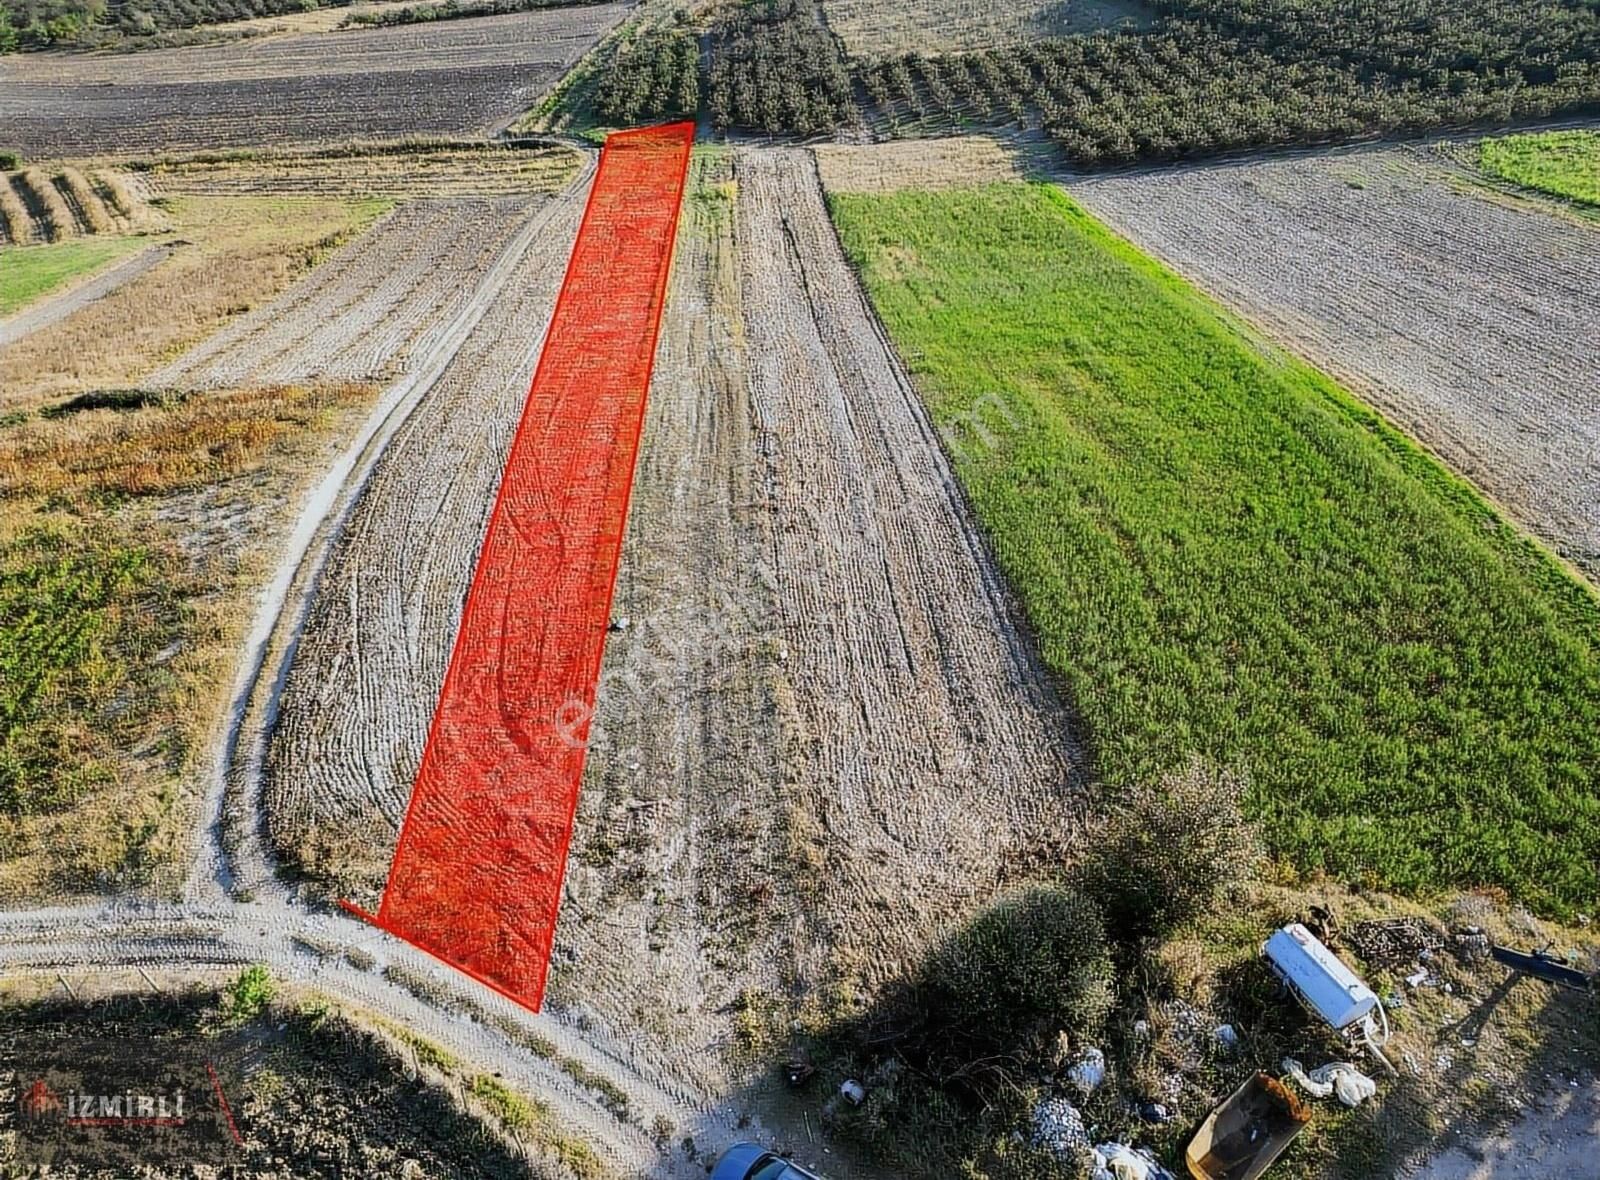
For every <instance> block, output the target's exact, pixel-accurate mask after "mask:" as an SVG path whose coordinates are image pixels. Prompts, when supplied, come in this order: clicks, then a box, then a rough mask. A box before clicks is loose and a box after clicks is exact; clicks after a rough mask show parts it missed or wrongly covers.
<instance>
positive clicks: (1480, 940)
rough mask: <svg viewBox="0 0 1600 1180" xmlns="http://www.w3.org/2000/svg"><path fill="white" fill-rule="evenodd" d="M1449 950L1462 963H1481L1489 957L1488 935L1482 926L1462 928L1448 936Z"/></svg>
mask: <svg viewBox="0 0 1600 1180" xmlns="http://www.w3.org/2000/svg"><path fill="white" fill-rule="evenodd" d="M1450 948H1451V950H1453V951H1454V953H1456V958H1458V959H1461V961H1462V963H1482V961H1483V959H1486V958H1488V956H1490V935H1486V934H1485V932H1483V927H1482V926H1462V927H1461V929H1459V931H1454V932H1453V934H1451V935H1450Z"/></svg>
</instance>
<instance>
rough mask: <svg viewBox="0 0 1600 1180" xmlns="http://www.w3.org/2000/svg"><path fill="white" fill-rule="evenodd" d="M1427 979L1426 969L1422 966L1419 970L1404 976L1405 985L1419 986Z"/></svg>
mask: <svg viewBox="0 0 1600 1180" xmlns="http://www.w3.org/2000/svg"><path fill="white" fill-rule="evenodd" d="M1427 979H1428V969H1427V968H1426V967H1423V968H1421V969H1420V970H1417V971H1414V972H1412V973H1411V974H1410V975H1408V976H1406V986H1407V987H1421V986H1422V985H1423V984H1424V983H1425V982H1427Z"/></svg>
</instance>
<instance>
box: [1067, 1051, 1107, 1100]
mask: <svg viewBox="0 0 1600 1180" xmlns="http://www.w3.org/2000/svg"><path fill="white" fill-rule="evenodd" d="M1105 1080H1106V1055H1105V1054H1104V1053H1102V1052H1100V1050H1099V1049H1085V1050H1084V1053H1083V1057H1082V1059H1081V1060H1079V1061H1078V1063H1077V1064H1076V1065H1074V1066H1073V1067H1072V1068H1071V1069H1069V1070H1067V1081H1069V1082H1070V1083H1072V1085H1074V1086H1076V1087H1077V1088H1078V1089H1079V1090H1080V1091H1082V1092H1083V1093H1085V1094H1092V1093H1094V1091H1095V1090H1096V1089H1097V1088H1098V1087H1099V1085H1100V1083H1101V1082H1103V1081H1105Z"/></svg>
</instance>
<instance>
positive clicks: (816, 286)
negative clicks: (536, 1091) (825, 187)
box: [268, 152, 1079, 1084]
mask: <svg viewBox="0 0 1600 1180" xmlns="http://www.w3.org/2000/svg"><path fill="white" fill-rule="evenodd" d="M568 220H570V219H568ZM554 228H555V227H554V226H552V230H554ZM571 232H572V227H564V228H563V229H562V230H561V231H560V233H558V234H556V236H555V237H554V238H552V239H550V240H548V241H546V242H545V243H544V245H543V248H544V249H545V251H546V252H549V253H554V254H555V255H556V256H558V257H563V255H562V253H561V251H559V250H556V249H554V246H555V244H556V242H557V241H558V240H559V239H560V234H562V233H564V234H566V235H570V234H571ZM735 242H737V243H738V244H739V245H738V248H737V249H736V248H735V245H734V244H735ZM546 265H548V264H546ZM537 273H538V277H537V281H534V279H533V277H531V276H530V278H529V279H525V280H524V282H525V283H527V284H528V285H527V292H528V293H527V295H526V296H523V297H521V299H520V301H521V302H523V303H524V305H525V306H527V307H528V309H529V310H528V314H527V315H519V316H517V317H516V318H515V319H513V320H512V321H509V322H508V323H507V324H505V325H500V324H499V322H498V321H493V323H494V325H495V326H494V327H492V328H491V327H490V326H489V325H490V323H491V321H485V327H486V330H485V333H484V341H483V344H482V346H481V347H482V349H483V355H482V357H481V358H480V359H476V360H474V359H472V357H473V356H475V355H476V353H475V351H474V349H475V346H474V345H471V344H469V352H468V353H464V354H463V358H462V360H463V363H464V365H465V367H466V368H468V369H469V370H471V371H475V372H479V373H480V374H481V370H482V368H483V366H484V365H485V364H486V363H496V364H498V365H500V366H501V367H502V368H503V369H504V370H505V376H504V378H503V379H497V380H495V381H493V382H484V381H482V379H481V376H480V377H479V378H478V379H477V380H476V381H475V382H474V383H473V384H472V385H471V387H470V388H465V387H464V388H462V389H460V390H458V391H457V392H455V393H451V392H450V390H451V388H452V387H451V386H450V384H449V383H448V381H447V382H446V384H445V385H443V386H441V388H440V389H439V390H436V391H434V392H433V393H432V394H430V395H429V399H428V401H426V402H425V403H424V405H423V407H422V409H421V410H419V411H418V413H417V415H416V417H415V418H414V419H413V420H412V422H409V423H408V424H407V426H406V428H405V431H404V432H403V433H402V435H401V436H398V437H397V445H396V446H395V447H394V448H393V449H391V451H390V452H389V453H388V454H386V456H385V458H384V460H383V461H382V463H381V464H380V466H379V469H378V470H377V472H376V473H375V476H374V478H373V480H372V481H371V482H370V483H369V485H368V486H367V489H366V492H365V494H364V496H363V498H362V501H361V503H360V505H359V506H358V507H357V509H356V511H355V513H354V515H353V516H352V518H351V522H350V525H349V527H348V528H347V529H346V530H345V532H344V533H343V535H342V536H341V538H340V540H339V541H338V543H337V545H336V548H335V551H334V554H333V556H332V558H331V559H330V563H329V566H328V573H327V575H326V576H325V577H324V579H323V580H322V584H321V587H320V589H319V593H318V596H317V600H316V603H315V605H314V607H313V609H312V611H311V613H310V616H309V618H308V622H307V627H306V631H305V634H304V636H303V637H302V639H301V641H300V647H299V652H298V654H297V656H296V660H295V665H294V667H293V669H292V671H291V673H290V676H289V680H288V684H287V688H286V691H285V693H284V696H283V701H282V709H281V714H280V721H279V724H278V727H277V730H276V732H275V734H274V736H273V738H272V744H271V757H270V760H269V766H268V769H269V777H268V801H269V807H270V809H271V814H272V817H273V819H272V831H273V835H274V840H275V843H276V844H277V846H278V848H279V850H280V852H282V853H284V854H286V855H287V856H288V857H289V858H290V859H291V860H292V861H294V862H296V863H299V864H300V865H301V866H302V867H303V868H306V869H308V870H310V871H311V872H313V873H314V874H315V875H316V876H318V877H320V878H321V879H322V881H323V883H324V885H325V886H336V887H341V888H343V887H354V888H355V889H356V895H355V896H356V899H357V900H361V901H370V900H371V899H372V898H373V897H374V896H375V893H376V889H377V888H378V887H379V885H380V884H381V880H382V874H383V872H384V870H385V869H386V868H387V862H388V854H389V850H390V848H392V843H393V839H394V834H395V831H396V829H397V827H398V824H399V822H400V818H401V813H402V811H403V807H404V802H405V799H406V796H407V794H408V792H409V788H410V785H411V777H412V775H413V774H414V772H415V767H416V763H417V759H418V757H419V754H420V750H421V744H422V741H423V738H424V736H425V733H426V727H427V722H428V718H429V715H430V713H431V709H432V705H433V703H434V700H435V699H436V696H437V692H438V686H439V683H440V680H441V677H442V674H443V669H444V663H445V660H446V658H447V656H448V652H449V648H450V641H451V638H452V637H453V634H454V629H455V623H456V619H457V616H458V615H459V611H460V604H461V597H462V594H463V593H464V591H465V588H466V584H467V580H468V578H469V576H470V572H471V561H472V556H473V554H474V553H475V552H476V546H477V543H478V540H479V539H480V537H481V534H482V528H483V522H484V519H485V517H486V514H487V511H488V506H489V503H490V496H489V493H490V488H491V485H492V482H493V478H494V475H495V474H496V473H497V472H498V469H499V464H500V462H501V461H502V457H503V456H502V452H503V449H504V447H505V446H506V445H507V444H508V442H509V428H510V423H511V421H512V417H513V412H514V407H515V405H516V404H517V402H518V400H519V399H520V397H521V396H522V394H523V393H524V392H525V384H526V380H527V374H528V372H529V371H531V365H532V355H533V349H534V348H535V347H536V345H537V335H538V332H539V330H540V325H541V323H542V316H543V315H544V314H546V312H545V311H544V310H543V309H544V308H546V307H547V305H548V301H549V300H550V299H552V298H553V293H554V289H553V283H554V281H555V279H556V278H557V277H558V276H557V275H556V274H555V273H554V270H553V269H545V270H543V271H541V272H537ZM852 281H853V280H852V279H851V277H850V275H849V271H848V268H847V267H846V264H845V262H844V259H843V257H842V255H841V254H840V253H839V250H838V245H837V242H836V240H835V239H834V237H833V234H832V230H831V228H830V227H829V226H828V223H827V219H826V213H825V210H824V207H823V204H822V200H821V195H820V189H819V186H818V183H817V178H816V173H815V169H814V166H813V164H812V162H811V159H810V157H809V156H808V155H807V154H805V153H801V152H762V153H748V154H739V155H736V156H734V157H732V158H731V159H729V158H726V157H722V156H712V157H704V156H703V157H702V158H701V160H700V162H699V164H698V165H697V179H696V185H695V188H694V190H693V196H692V197H691V199H690V209H689V215H688V218H687V223H686V229H685V232H684V235H683V237H682V238H681V240H680V245H679V254H678V260H677V264H676V269H675V274H674V279H673V288H672V294H671V296H670V298H669V302H668V305H667V316H666V322H665V325H664V337H663V344H662V352H661V358H660V363H659V366H658V369H657V376H656V379H655V382H654V385H653V392H652V401H651V405H650V409H649V418H648V421H647V424H646V430H645V435H644V439H645V441H644V450H643V453H642V455H641V459H640V466H639V472H638V483H637V486H636V488H635V492H634V500H633V509H632V512H631V514H630V520H629V529H628V534H627V539H626V542H625V549H624V557H623V573H622V576H621V580H620V582H619V586H618V591H617V598H616V603H615V606H614V611H613V613H614V617H615V618H616V619H617V620H618V630H617V631H616V633H614V634H613V635H612V636H611V637H610V641H609V643H608V647H607V654H606V660H605V666H604V669H603V672H602V682H601V691H600V695H599V706H598V708H599V711H598V714H597V716H596V718H595V733H594V736H593V738H592V744H591V752H590V758H589V764H588V768H587V771H586V781H585V786H584V792H583V795H582V799H581V802H580V811H579V819H578V828H577V834H576V837H575V840H574V844H573V848H572V856H571V867H570V872H569V878H568V887H567V899H566V902H565V906H564V909H563V913H562V917H561V924H560V927H559V930H558V934H557V943H556V956H555V960H554V962H553V965H552V977H551V990H550V999H551V1002H552V1004H554V1005H556V1006H557V1007H558V1008H561V1009H573V1010H576V1011H579V1012H582V1013H584V1014H585V1015H586V1016H587V1017H589V1018H590V1019H591V1020H594V1021H596V1022H597V1023H596V1024H595V1031H594V1035H596V1036H599V1037H615V1038H617V1039H618V1040H617V1043H618V1047H619V1048H618V1051H621V1046H622V1044H624V1043H625V1042H626V1041H628V1040H630V1039H632V1038H636V1037H637V1036H639V1035H640V1033H639V1030H640V1029H641V1028H642V1029H643V1030H645V1032H646V1034H647V1035H648V1037H649V1044H650V1045H651V1046H652V1048H651V1051H650V1053H648V1054H646V1056H645V1060H644V1061H643V1062H642V1063H641V1065H643V1066H647V1067H648V1068H649V1069H651V1070H652V1071H666V1072H681V1074H683V1075H687V1076H689V1077H692V1078H695V1079H697V1080H699V1081H701V1082H703V1083H705V1084H711V1083H713V1082H717V1081H720V1080H724V1079H725V1077H726V1074H725V1072H724V1071H726V1070H728V1069H729V1068H730V1061H731V1060H732V1058H731V1057H730V1055H729V1053H728V1051H729V1050H738V1049H739V1048H740V1046H738V1045H734V1046H730V1045H728V1044H727V1042H726V1040H725V1038H726V1036H727V1030H728V1012H729V1010H730V1008H732V1009H734V1010H736V1011H739V1012H742V1013H744V1016H743V1017H742V1018H741V1021H742V1026H743V1027H744V1028H745V1030H746V1033H747V1034H748V1035H749V1036H751V1037H759V1036H764V1035H765V1032H764V1031H763V1030H764V1029H765V1026H766V1022H767V1020H768V1019H769V1018H770V1016H771V1014H772V1013H773V1012H775V1011H776V1010H777V1009H778V1008H781V1007H782V1006H783V1004H784V1003H785V1000H784V998H783V997H784V995H785V994H786V992H787V990H788V989H789V988H791V987H799V988H800V989H801V990H802V991H815V990H816V989H819V988H822V987H824V986H825V985H828V984H834V985H838V986H859V985H865V986H867V987H869V988H871V987H873V986H876V985H878V984H880V983H882V982H883V981H884V980H885V979H887V978H890V977H892V976H893V975H894V974H895V973H896V972H897V971H898V968H899V964H900V963H901V962H902V961H903V960H905V959H907V958H913V957H915V956H916V955H917V954H918V953H919V952H920V949H921V948H922V947H924V946H925V945H926V942H927V940H928V939H929V938H930V937H931V936H932V934H933V933H934V932H935V931H936V930H938V929H939V928H941V927H942V925H943V923H944V921H945V919H946V917H947V916H948V915H949V914H951V913H956V912H962V911H964V910H967V909H970V908H971V907H972V906H973V905H975V904H977V903H978V902H980V901H981V900H982V899H983V898H985V897H986V896H987V895H988V894H989V893H990V892H991V891H992V890H993V889H994V888H995V886H996V883H997V882H998V881H1000V880H1002V879H1004V877H1005V876H1006V874H1007V872H1008V871H1009V866H1010V865H1012V864H1013V863H1014V862H1015V861H1016V860H1017V859H1018V858H1021V857H1025V856H1026V855H1027V854H1028V853H1029V852H1031V851H1036V850H1037V849H1038V848H1039V847H1040V845H1042V844H1050V843H1052V842H1054V841H1058V840H1061V839H1065V838H1067V836H1069V835H1070V833H1072V832H1073V831H1075V830H1076V824H1077V817H1078V811H1079V807H1078V803H1077V796H1076V792H1075V789H1074V779H1073V774H1074V768H1075V765H1076V756H1075V754H1074V753H1073V751H1072V747H1071V744H1070V740H1069V738H1068V736H1067V731H1068V724H1067V721H1066V718H1065V715H1064V713H1063V711H1062V710H1061V707H1060V706H1059V705H1058V704H1057V703H1056V702H1055V699H1054V696H1053V693H1052V691H1051V689H1050V688H1049V686H1048V685H1047V684H1046V683H1045V682H1044V678H1043V676H1042V674H1041V672H1040V671H1039V669H1038V666H1037V664H1036V662H1035V659H1034V656H1033V654H1032V652H1031V651H1030V649H1029V647H1028V644H1027V641H1026V640H1025V638H1024V637H1023V636H1022V634H1021V633H1020V631H1019V630H1018V628H1017V625H1016V622H1015V618H1014V615H1013V613H1012V607H1011V606H1010V604H1009V602H1008V601H1007V599H1006V596H1005V593H1004V591H1003V590H1002V588H1001V586H1000V583H999V580H998V576H997V574H996V572H995V571H994V569H993V567H992V566H991V564H990V561H989V558H988V556H987V552H986V550H985V549H984V547H983V544H982V542H981V541H980V540H979V538H978V537H977V535H976V534H975V532H974V531H973V530H972V527H971V525H970V523H969V522H968V520H967V518H966V515H965V511H964V507H963V504H962V501H961V497H960V494H959V492H958V491H957V490H956V488H955V485H954V483H953V481H952V480H951V478H950V476H949V474H948V471H947V469H946V467H945V464H944V460H943V457H942V453H941V452H940V450H939V446H938V442H937V439H936V437H935V435H934V433H933V429H932V426H931V425H930V424H929V423H928V421H927V419H926V418H925V417H924V415H923V413H922V411H921V409H920V406H919V404H918V403H917V402H916V400H915V397H914V395H913V394H912V393H911V390H910V387H909V385H907V383H906V381H905V378H904V375H903V374H902V373H901V371H900V369H899V366H898V363H897V362H896V361H895V360H894V359H893V355H892V353H890V352H889V351H888V349H887V347H886V345H885V342H884V340H883V339H882V337H881V336H880V335H879V334H878V332H877V330H876V328H875V326H874V321H873V319H872V317H871V315H870V313H869V312H868V310H867V308H866V305H865V303H864V302H863V301H862V300H861V299H860V298H859V296H856V297H849V298H846V299H845V300H843V301H841V300H839V299H838V298H837V293H838V292H840V291H849V290H850V285H851V283H852ZM825 292H826V293H831V294H825ZM800 309H803V310H800ZM512 310H514V308H513V309H512ZM797 310H798V311H799V314H797ZM496 355H498V357H499V358H500V359H499V360H498V361H493V360H492V358H494V357H495V356H496ZM450 423H460V424H461V425H460V427H459V429H460V430H462V431H465V432H466V433H467V434H468V435H470V436H472V440H473V441H469V440H468V439H467V438H457V437H456V433H457V428H456V427H453V426H451V425H450ZM441 505H443V506H444V507H443V508H441ZM452 505H453V507H451V506H452ZM419 553H420V554H421V555H422V556H421V558H420V559H418V560H412V559H411V555H416V554H419ZM399 554H405V555H408V560H407V562H406V563H404V564H401V565H397V564H396V562H395V556H396V555H399ZM750 1047H751V1046H750V1045H745V1046H744V1048H745V1049H746V1050H748V1049H749V1048H750ZM735 1056H736V1054H735Z"/></svg>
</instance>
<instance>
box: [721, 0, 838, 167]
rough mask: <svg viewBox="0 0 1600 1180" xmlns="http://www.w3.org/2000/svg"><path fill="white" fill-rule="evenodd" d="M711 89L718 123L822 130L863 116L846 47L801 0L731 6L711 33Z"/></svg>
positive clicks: (759, 128)
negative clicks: (845, 55)
mask: <svg viewBox="0 0 1600 1180" xmlns="http://www.w3.org/2000/svg"><path fill="white" fill-rule="evenodd" d="M706 90H707V105H708V107H709V110H710V115H711V123H712V125H713V126H715V127H718V128H733V127H738V128H746V129H749V130H754V131H764V132H767V133H768V134H799V135H816V134H819V133H822V132H828V131H834V130H836V129H837V128H839V127H842V126H845V125H847V124H850V123H854V122H855V121H857V119H858V118H859V111H858V109H857V106H856V101H855V85H854V79H853V78H852V76H851V71H850V68H849V66H848V65H847V64H846V62H845V57H844V50H843V48H842V47H841V46H840V44H839V41H838V39H837V38H835V37H834V36H833V34H831V33H829V32H828V30H826V29H825V28H823V27H822V25H821V24H819V23H818V21H817V18H816V9H815V6H814V5H812V4H801V3H799V2H798V0H757V2H755V3H750V4H745V5H742V6H740V7H738V8H735V9H733V10H731V12H730V13H729V15H728V16H727V17H726V18H725V19H724V21H723V23H721V24H720V25H719V26H718V27H717V29H716V31H715V32H714V33H713V35H712V54H711V71H710V78H709V79H708V83H707V87H706Z"/></svg>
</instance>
